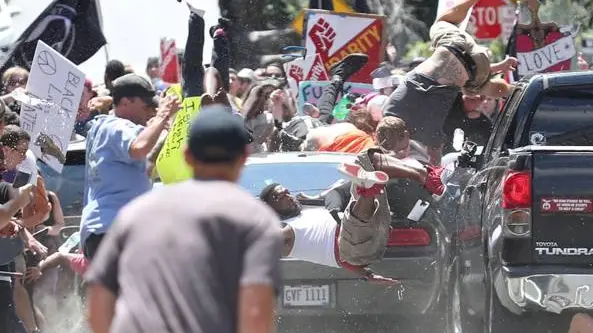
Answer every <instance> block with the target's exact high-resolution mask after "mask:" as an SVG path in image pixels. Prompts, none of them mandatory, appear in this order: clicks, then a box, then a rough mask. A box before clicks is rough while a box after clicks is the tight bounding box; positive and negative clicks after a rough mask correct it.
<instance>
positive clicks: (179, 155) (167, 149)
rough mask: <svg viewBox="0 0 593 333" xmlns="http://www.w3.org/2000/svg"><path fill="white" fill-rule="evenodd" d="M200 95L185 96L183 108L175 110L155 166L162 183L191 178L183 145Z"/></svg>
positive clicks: (197, 106) (196, 111)
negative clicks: (175, 113)
mask: <svg viewBox="0 0 593 333" xmlns="http://www.w3.org/2000/svg"><path fill="white" fill-rule="evenodd" d="M200 102H201V98H200V97H187V98H185V99H184V100H183V108H182V109H181V110H179V112H177V115H176V116H175V121H174V122H173V126H172V127H171V130H170V131H169V135H167V139H166V140H165V145H164V146H163V149H162V150H161V152H160V153H159V156H158V158H157V161H156V168H157V172H158V174H159V177H160V178H161V181H162V182H163V183H164V184H172V183H178V182H181V181H184V180H188V179H191V178H192V171H191V169H190V167H189V166H188V165H187V163H185V157H184V156H183V146H184V144H185V142H186V140H187V135H188V131H189V124H190V123H191V120H192V119H193V118H194V116H195V115H196V114H197V113H198V112H199V110H200Z"/></svg>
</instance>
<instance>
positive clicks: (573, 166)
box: [448, 71, 593, 333]
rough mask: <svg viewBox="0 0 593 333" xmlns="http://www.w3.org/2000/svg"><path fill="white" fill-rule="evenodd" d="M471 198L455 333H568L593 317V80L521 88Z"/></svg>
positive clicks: (458, 265)
mask: <svg viewBox="0 0 593 333" xmlns="http://www.w3.org/2000/svg"><path fill="white" fill-rule="evenodd" d="M478 160H479V162H478V163H477V165H476V166H475V169H474V170H473V173H474V174H473V177H472V178H471V179H470V180H469V182H468V183H467V186H466V187H465V188H464V191H463V194H462V197H461V200H460V203H459V207H458V210H457V215H456V218H455V222H454V223H456V224H457V230H458V232H457V234H456V235H457V237H456V239H455V249H454V253H455V254H454V257H453V261H452V263H453V264H452V267H451V268H452V274H451V275H450V276H451V277H452V278H451V281H450V286H449V288H450V290H449V296H450V297H449V302H450V304H449V308H450V309H451V311H449V312H450V315H449V318H448V319H449V320H448V331H449V332H495V333H498V332H521V333H526V332H538V333H539V332H567V331H568V323H569V319H570V316H571V314H572V313H574V312H576V311H583V312H588V311H590V310H593V71H588V72H578V73H577V72H568V73H556V74H543V75H541V74H539V75H535V76H532V77H530V78H528V79H524V80H522V81H521V82H519V83H518V84H517V86H516V89H515V90H514V91H513V93H512V94H511V96H510V97H509V99H508V100H507V103H506V105H505V107H504V110H503V111H502V112H501V113H500V114H499V115H498V118H497V120H496V124H495V127H494V130H493V133H492V136H491V137H490V140H489V142H488V145H487V146H486V147H485V148H484V149H483V152H482V154H481V155H480V156H479V159H478Z"/></svg>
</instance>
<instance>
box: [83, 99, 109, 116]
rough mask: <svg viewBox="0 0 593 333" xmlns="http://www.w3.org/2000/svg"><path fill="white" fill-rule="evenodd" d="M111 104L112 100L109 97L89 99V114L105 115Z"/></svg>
mask: <svg viewBox="0 0 593 333" xmlns="http://www.w3.org/2000/svg"><path fill="white" fill-rule="evenodd" d="M112 104H113V98H111V97H110V96H101V97H95V98H91V100H90V101H89V103H88V104H87V106H88V108H89V110H90V112H98V113H101V114H103V113H107V112H108V111H109V109H110V108H111V105H112Z"/></svg>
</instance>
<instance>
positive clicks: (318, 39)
mask: <svg viewBox="0 0 593 333" xmlns="http://www.w3.org/2000/svg"><path fill="white" fill-rule="evenodd" d="M384 19H385V17H384V16H379V15H369V14H352V13H335V12H330V11H324V10H307V11H306V13H305V32H304V34H303V39H304V43H305V47H306V49H307V54H309V55H318V57H317V58H316V59H315V62H314V63H313V67H316V66H318V65H322V67H321V66H320V68H322V69H323V70H324V71H325V72H326V76H328V77H329V69H330V68H331V67H332V66H333V65H334V64H336V63H338V62H339V61H341V60H342V59H344V58H345V57H346V56H347V55H348V54H351V53H364V54H366V55H368V56H369V61H368V63H367V65H366V66H364V67H363V68H362V69H361V70H359V71H358V72H356V73H355V74H354V75H353V76H352V77H351V78H350V79H349V81H351V82H357V83H371V80H372V78H371V75H370V74H371V72H372V71H373V70H375V69H376V68H377V67H379V64H380V63H381V62H382V61H383V56H384V50H385V42H386V37H385V36H386V33H385V21H384Z"/></svg>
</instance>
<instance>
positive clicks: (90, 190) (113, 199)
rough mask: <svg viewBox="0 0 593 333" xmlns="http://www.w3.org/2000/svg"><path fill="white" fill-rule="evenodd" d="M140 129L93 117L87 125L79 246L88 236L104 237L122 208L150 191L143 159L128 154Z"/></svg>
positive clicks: (128, 123)
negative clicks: (138, 159) (136, 158)
mask: <svg viewBox="0 0 593 333" xmlns="http://www.w3.org/2000/svg"><path fill="white" fill-rule="evenodd" d="M143 129H144V127H143V126H140V125H136V124H134V123H132V122H131V121H129V120H126V119H122V118H118V117H115V116H111V115H109V116H106V115H101V116H97V117H95V118H94V119H93V120H92V121H91V124H90V129H89V133H88V134H89V135H88V136H87V143H86V168H85V188H84V201H83V206H84V208H83V209H82V217H81V220H80V243H81V245H83V246H84V243H85V242H86V239H87V237H88V236H89V235H90V234H98V235H100V234H104V233H106V232H107V230H108V229H109V227H110V226H111V224H112V223H113V220H114V219H115V217H116V215H117V213H118V212H119V210H120V209H121V208H122V207H123V206H124V205H126V204H127V203H128V202H130V201H131V200H133V199H134V198H136V197H138V196H140V195H141V194H144V193H145V192H148V191H149V190H150V189H151V187H152V185H151V182H150V179H149V178H148V176H147V175H146V159H142V160H141V161H137V160H133V159H132V158H131V157H130V153H129V150H130V146H131V145H132V143H133V142H134V140H135V139H136V136H137V135H138V134H139V133H140V132H141V131H142V130H143Z"/></svg>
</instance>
